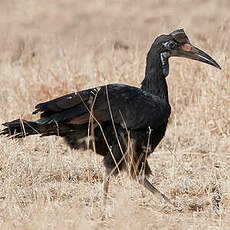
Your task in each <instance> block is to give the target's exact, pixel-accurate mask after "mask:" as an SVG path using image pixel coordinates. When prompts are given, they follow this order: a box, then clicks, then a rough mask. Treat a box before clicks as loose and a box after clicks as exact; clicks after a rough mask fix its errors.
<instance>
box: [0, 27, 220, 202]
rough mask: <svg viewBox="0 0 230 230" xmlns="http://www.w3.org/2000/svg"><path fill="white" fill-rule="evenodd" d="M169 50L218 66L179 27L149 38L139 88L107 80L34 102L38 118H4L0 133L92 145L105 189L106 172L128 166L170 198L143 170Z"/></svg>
mask: <svg viewBox="0 0 230 230" xmlns="http://www.w3.org/2000/svg"><path fill="white" fill-rule="evenodd" d="M172 56H182V57H187V58H190V59H195V60H198V61H202V62H205V63H207V64H211V65H213V66H215V67H217V68H220V66H219V65H218V64H217V63H216V62H215V61H214V60H213V59H212V58H211V57H210V56H209V55H207V54H206V53H204V52H203V51H201V50H200V49H198V48H196V47H194V46H193V45H192V44H191V43H190V42H189V39H188V37H187V35H186V34H185V33H184V31H183V30H182V29H180V30H176V31H174V32H172V33H170V34H168V35H161V36H159V37H157V38H156V40H155V41H154V42H153V44H152V46H151V48H150V50H149V52H148V55H147V60H146V70H145V78H144V80H143V82H142V84H141V88H136V87H132V86H128V85H122V84H110V85H105V86H100V87H96V88H92V89H87V90H83V91H80V92H74V93H71V94H68V95H65V96H62V97H59V98H56V99H54V100H51V101H48V102H45V103H41V104H38V105H37V106H36V107H35V109H36V110H35V111H34V112H33V113H38V112H39V113H40V119H39V120H36V121H25V120H14V121H11V122H6V123H4V124H3V125H4V126H6V128H5V129H3V130H2V132H1V134H7V135H13V136H14V137H17V138H20V137H25V136H28V135H32V134H41V135H42V136H49V135H58V136H61V137H64V138H65V140H66V142H67V143H68V144H69V145H70V146H71V147H72V148H75V149H79V148H91V149H93V150H94V151H95V152H96V153H98V154H100V155H102V156H104V165H105V167H106V179H105V186H104V189H105V195H106V194H107V191H108V184H109V178H110V176H111V175H114V174H117V173H118V172H119V171H121V170H123V169H127V170H128V171H129V172H130V175H131V176H132V177H133V178H136V179H138V181H139V182H140V183H142V184H143V185H144V186H145V187H146V188H148V189H149V190H150V191H151V192H153V193H155V194H157V195H160V196H163V197H164V199H166V200H167V201H168V202H170V200H169V199H168V198H167V197H165V196H164V195H163V194H161V193H160V192H159V191H158V190H157V189H156V188H155V187H153V185H151V184H150V182H149V181H148V180H147V178H146V176H148V175H149V174H151V170H150V167H149V165H148V162H147V157H148V156H149V154H150V153H151V152H153V151H154V149H155V148H156V146H157V145H158V144H159V142H160V141H161V139H162V138H163V136H164V135H165V131H166V127H167V123H168V119H169V116H170V110H171V108H170V104H169V100H168V88H167V83H166V76H167V75H168V72H169V63H168V59H169V57H172ZM170 203H171V202H170Z"/></svg>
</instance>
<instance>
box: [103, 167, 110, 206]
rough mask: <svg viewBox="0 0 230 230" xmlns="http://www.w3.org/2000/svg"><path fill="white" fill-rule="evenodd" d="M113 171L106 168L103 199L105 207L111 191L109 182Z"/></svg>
mask: <svg viewBox="0 0 230 230" xmlns="http://www.w3.org/2000/svg"><path fill="white" fill-rule="evenodd" d="M111 171H112V170H110V169H108V168H106V171H105V177H104V197H103V205H104V206H105V205H106V200H107V195H108V190H109V180H110V177H111Z"/></svg>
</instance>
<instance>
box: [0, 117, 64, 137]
mask: <svg viewBox="0 0 230 230" xmlns="http://www.w3.org/2000/svg"><path fill="white" fill-rule="evenodd" d="M3 126H6V128H5V129H3V130H2V131H1V132H0V135H7V136H12V137H15V138H22V137H26V136H29V135H35V134H41V135H42V136H50V135H60V136H62V135H63V134H64V133H66V131H67V128H66V127H65V126H64V125H62V126H61V127H59V126H58V124H56V125H55V123H53V124H45V123H42V122H41V120H37V121H27V120H21V119H17V120H14V121H10V122H6V123H4V124H3ZM60 128H61V132H60Z"/></svg>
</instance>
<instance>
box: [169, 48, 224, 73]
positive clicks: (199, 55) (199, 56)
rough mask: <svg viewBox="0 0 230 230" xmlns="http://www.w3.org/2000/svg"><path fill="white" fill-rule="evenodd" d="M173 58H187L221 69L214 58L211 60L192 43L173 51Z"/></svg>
mask: <svg viewBox="0 0 230 230" xmlns="http://www.w3.org/2000/svg"><path fill="white" fill-rule="evenodd" d="M171 56H172V57H173V56H174V57H185V58H189V59H193V60H197V61H200V62H204V63H206V64H209V65H212V66H215V67H216V68H218V69H221V67H220V66H219V64H218V63H217V62H216V61H215V60H214V59H213V58H211V57H210V56H209V55H208V54H207V53H205V52H204V51H202V50H200V49H199V48H197V47H195V46H193V45H192V44H190V43H186V44H184V45H181V46H180V47H179V48H177V49H175V50H173V51H171Z"/></svg>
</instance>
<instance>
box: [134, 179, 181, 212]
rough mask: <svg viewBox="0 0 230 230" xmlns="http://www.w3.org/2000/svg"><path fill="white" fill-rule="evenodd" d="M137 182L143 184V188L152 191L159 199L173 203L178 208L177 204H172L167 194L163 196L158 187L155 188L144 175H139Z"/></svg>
mask: <svg viewBox="0 0 230 230" xmlns="http://www.w3.org/2000/svg"><path fill="white" fill-rule="evenodd" d="M138 181H139V183H140V184H142V185H144V187H145V188H147V189H148V190H149V191H150V192H151V193H153V194H154V195H156V196H157V197H158V198H159V200H161V199H162V198H163V199H164V200H165V201H166V202H168V203H169V204H171V205H173V206H174V207H176V208H178V205H176V204H174V203H173V202H172V201H171V200H170V199H169V198H168V197H167V196H165V195H164V194H163V193H161V192H160V191H159V190H158V189H156V188H155V187H154V186H153V185H152V184H151V183H150V182H149V181H148V180H147V178H146V177H145V176H144V175H140V176H139V180H138Z"/></svg>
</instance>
